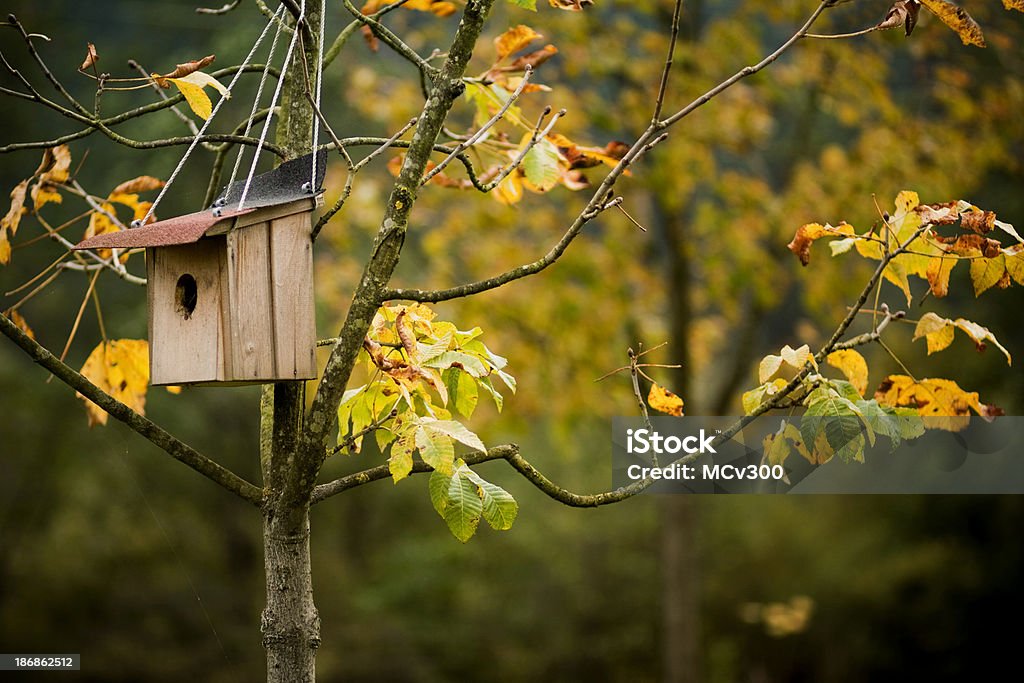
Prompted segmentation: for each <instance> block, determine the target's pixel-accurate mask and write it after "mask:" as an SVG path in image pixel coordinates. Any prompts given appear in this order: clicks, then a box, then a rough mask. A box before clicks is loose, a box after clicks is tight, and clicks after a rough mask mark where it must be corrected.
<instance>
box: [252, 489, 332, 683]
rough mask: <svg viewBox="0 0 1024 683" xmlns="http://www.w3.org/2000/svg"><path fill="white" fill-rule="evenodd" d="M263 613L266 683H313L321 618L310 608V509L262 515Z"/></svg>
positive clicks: (311, 582) (266, 511)
mask: <svg viewBox="0 0 1024 683" xmlns="http://www.w3.org/2000/svg"><path fill="white" fill-rule="evenodd" d="M263 551H264V554H265V558H266V559H265V565H266V578H267V607H266V609H264V610H263V618H262V623H261V630H262V632H263V646H264V647H265V648H266V650H267V681H268V683H313V681H315V680H316V650H317V647H319V645H320V617H319V615H318V614H317V611H316V605H314V604H313V577H312V573H311V571H310V556H309V506H308V505H305V506H301V507H299V508H298V509H292V510H288V511H284V514H277V510H275V509H273V508H269V509H267V510H265V511H264V513H263Z"/></svg>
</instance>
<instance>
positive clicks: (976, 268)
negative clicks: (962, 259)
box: [971, 254, 1006, 297]
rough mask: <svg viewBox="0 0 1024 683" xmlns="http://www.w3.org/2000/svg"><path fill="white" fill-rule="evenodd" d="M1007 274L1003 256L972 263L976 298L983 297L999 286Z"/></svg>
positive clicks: (981, 259) (972, 278) (974, 260)
mask: <svg viewBox="0 0 1024 683" xmlns="http://www.w3.org/2000/svg"><path fill="white" fill-rule="evenodd" d="M1005 274H1006V259H1005V258H1004V257H1003V255H1002V254H999V255H998V256H996V257H995V258H976V259H973V260H972V261H971V284H973V285H974V296H976V297H978V296H981V294H982V293H983V292H985V291H986V290H988V289H990V288H991V287H992V285H995V284H998V283H999V281H1000V280H1002V279H1003V276H1004V275H1005Z"/></svg>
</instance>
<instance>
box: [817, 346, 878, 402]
mask: <svg viewBox="0 0 1024 683" xmlns="http://www.w3.org/2000/svg"><path fill="white" fill-rule="evenodd" d="M825 360H826V361H828V364H829V365H831V366H832V367H834V368H836V369H838V370H839V371H840V372H842V373H843V374H844V375H846V379H848V380H850V384H852V385H853V388H854V389H856V390H857V393H858V394H860V395H861V396H863V395H864V394H865V392H867V390H868V363H867V361H866V360H864V356H862V355H860V353H858V352H857V351H854V350H853V349H842V350H840V351H833V352H832V353H830V354H828V357H827V358H826V359H825Z"/></svg>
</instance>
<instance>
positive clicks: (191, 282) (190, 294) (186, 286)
mask: <svg viewBox="0 0 1024 683" xmlns="http://www.w3.org/2000/svg"><path fill="white" fill-rule="evenodd" d="M198 298H199V290H198V288H197V287H196V279H195V278H194V277H192V276H191V275H189V274H188V273H185V274H184V275H182V276H181V277H179V278H178V284H177V285H176V286H175V287H174V303H175V310H177V311H178V314H179V315H180V316H181V317H182V318H184V319H185V320H188V319H189V318H191V317H192V311H194V310H196V303H197V302H198Z"/></svg>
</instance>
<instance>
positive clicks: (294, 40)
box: [238, 0, 306, 211]
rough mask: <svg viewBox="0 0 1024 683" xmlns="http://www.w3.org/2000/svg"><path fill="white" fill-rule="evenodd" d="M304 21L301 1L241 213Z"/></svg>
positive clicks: (240, 199)
mask: <svg viewBox="0 0 1024 683" xmlns="http://www.w3.org/2000/svg"><path fill="white" fill-rule="evenodd" d="M305 19H306V0H302V6H301V7H300V8H299V16H298V17H297V18H296V19H295V31H294V32H293V33H292V39H291V41H290V42H289V43H288V53H287V54H286V55H285V57H284V65H283V66H282V67H281V77H280V78H279V79H277V87H276V88H274V96H273V98H272V99H271V100H270V113H269V114H268V115H267V118H266V119H265V120H264V121H263V130H262V131H261V132H260V140H259V142H258V143H257V144H256V152H255V153H254V154H253V157H252V166H250V167H249V175H248V176H246V178H245V185H244V186H243V187H242V196H241V197H240V198H239V199H238V210H239V211H241V210H242V208H243V207H244V206H245V198H246V196H247V195H248V194H249V186H250V185H251V184H252V179H253V177H254V176H255V175H256V164H257V163H258V162H259V160H260V152H261V151H262V150H263V145H264V144H265V143H266V140H267V131H268V130H270V122H271V120H273V118H274V109H276V108H277V101H278V99H279V98H280V97H281V87H282V86H283V85H284V82H285V80H286V79H285V74H286V73H287V70H288V67H289V65H290V64H291V63H292V54H293V53H294V52H295V44H296V43H297V42H298V40H299V35H300V34H301V33H302V31H301V26H300V25H301V24H302V22H303V21H305Z"/></svg>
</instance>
